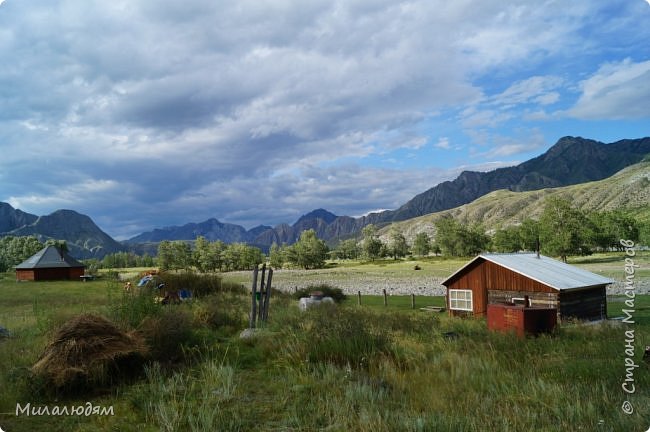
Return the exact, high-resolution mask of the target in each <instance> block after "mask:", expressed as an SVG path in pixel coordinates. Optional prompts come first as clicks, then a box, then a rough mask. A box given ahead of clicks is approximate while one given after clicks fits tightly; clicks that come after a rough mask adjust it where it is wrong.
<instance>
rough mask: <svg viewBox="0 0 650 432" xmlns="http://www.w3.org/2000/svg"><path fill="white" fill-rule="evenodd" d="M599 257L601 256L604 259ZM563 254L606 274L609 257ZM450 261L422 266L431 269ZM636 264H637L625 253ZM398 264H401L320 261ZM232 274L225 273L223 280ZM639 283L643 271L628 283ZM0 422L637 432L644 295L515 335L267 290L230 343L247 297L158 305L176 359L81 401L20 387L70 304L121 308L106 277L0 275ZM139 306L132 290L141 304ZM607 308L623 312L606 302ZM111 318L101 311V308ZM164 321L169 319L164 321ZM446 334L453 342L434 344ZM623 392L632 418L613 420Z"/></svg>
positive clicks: (407, 267)
mask: <svg viewBox="0 0 650 432" xmlns="http://www.w3.org/2000/svg"><path fill="white" fill-rule="evenodd" d="M610 258H611V257H610ZM610 258H608V257H590V258H587V259H582V258H581V259H579V260H580V262H579V263H578V265H580V266H587V267H589V266H592V268H595V269H596V270H601V271H603V272H606V273H607V272H610V273H608V274H614V273H616V272H617V271H619V270H617V267H620V261H618V262H617V261H615V260H610ZM464 262H465V260H455V261H454V260H452V261H448V262H437V261H435V260H432V262H431V263H429V264H430V268H427V265H428V263H427V261H425V262H423V263H422V267H423V270H421V271H425V272H430V274H431V275H436V276H438V275H440V274H443V273H444V275H447V274H448V269H447V268H446V267H445V266H447V265H449V264H450V263H451V264H452V265H453V266H454V269H453V270H455V268H456V266H458V265H459V264H460V265H462V263H464ZM640 262H641V264H642V266H643V270H642V271H645V269H647V264H648V263H647V257H642V258H641V260H640ZM363 269H367V270H368V271H375V272H380V273H381V272H391V271H395V272H400V271H401V272H403V273H404V274H406V275H408V274H410V272H411V271H412V263H404V262H402V263H388V262H386V263H374V264H359V263H356V264H354V265H347V264H346V265H341V264H339V265H337V266H336V267H334V268H332V269H330V270H335V271H343V272H345V271H350V272H352V273H353V274H354V276H351V277H362V276H358V274H357V272H360V273H359V274H361V272H362V270H363ZM236 277H240V276H236ZM639 277H640V278H642V279H643V278H645V276H643V274H642V275H641V276H639ZM0 295H1V296H2V301H0V325H1V326H3V327H6V328H8V329H9V330H10V331H11V332H12V337H11V338H9V339H0V389H1V391H0V427H1V428H2V429H3V430H6V431H8V432H9V431H11V432H14V431H34V430H48V431H117V430H119V431H136V430H137V431H141V432H145V431H213V430H219V431H230V430H233V431H236V430H240V431H248V430H277V431H280V430H281V431H319V430H328V431H357V430H358V431H401V430H404V431H487V430H499V431H531V430H536V431H564V430H585V431H601V430H602V431H637V430H638V431H645V430H647V428H648V426H650V374H649V372H650V370H649V369H650V368H649V366H648V364H647V363H645V362H643V360H642V359H641V357H642V352H643V348H644V347H645V346H646V345H650V296H639V297H637V298H636V299H635V308H634V309H635V312H634V320H635V324H633V325H632V324H624V323H612V324H610V325H576V324H567V325H563V326H562V327H561V328H560V329H559V330H558V331H557V332H556V333H555V334H553V335H545V336H540V337H536V338H526V339H523V340H522V339H518V338H516V337H515V336H513V335H511V334H498V333H492V332H489V331H488V330H487V329H486V325H485V321H484V320H482V319H454V318H449V317H448V316H447V315H446V314H445V313H431V312H424V311H421V310H419V308H420V307H423V306H427V305H435V306H441V305H442V304H443V302H444V300H443V299H442V298H441V297H424V296H418V297H416V309H415V310H412V309H411V297H410V296H389V297H388V305H387V306H384V304H383V297H382V296H369V295H364V296H362V299H361V302H362V304H361V306H359V305H358V304H357V298H356V296H349V297H348V299H347V300H346V301H345V302H344V303H343V304H342V305H341V306H339V307H338V308H335V309H327V308H323V309H318V310H313V311H310V312H308V313H300V312H299V311H298V309H297V307H296V302H295V300H292V299H290V298H289V297H288V296H276V297H274V298H273V299H272V306H271V311H270V320H269V323H268V325H267V326H266V327H265V328H264V329H263V330H261V331H260V332H259V334H258V336H257V337H256V338H254V339H249V340H241V339H239V337H238V334H239V331H240V330H241V329H242V328H243V327H244V326H245V323H246V315H247V308H248V302H249V299H248V297H246V296H241V295H240V296H237V295H234V294H229V295H226V294H220V295H217V296H209V297H206V298H204V299H196V300H195V301H194V302H193V303H192V304H183V305H180V306H165V307H162V309H161V313H163V314H167V315H166V316H168V317H169V316H171V317H172V319H173V318H174V317H175V316H186V317H188V319H189V321H187V323H186V325H188V326H190V327H189V328H190V330H191V334H190V335H189V336H188V339H187V341H186V343H185V346H184V350H183V353H184V354H183V358H182V359H181V360H179V361H176V362H173V363H170V362H166V361H155V362H154V361H151V362H149V363H148V364H147V366H146V368H145V370H144V371H143V372H142V373H141V374H140V376H139V378H137V379H135V380H134V381H129V382H122V383H117V384H116V385H114V386H112V387H108V388H102V389H97V391H96V392H91V393H90V394H73V395H72V396H68V397H62V396H58V397H57V396H52V395H48V394H47V393H43V392H34V387H33V385H31V381H30V375H29V368H30V367H31V365H33V364H34V362H35V361H36V359H37V358H38V357H39V355H40V354H41V353H42V351H43V349H44V347H45V345H46V343H47V341H48V340H49V338H50V337H51V334H52V331H53V330H54V329H56V328H57V327H58V326H59V325H60V324H61V323H62V322H63V321H64V320H66V319H67V318H69V317H72V316H74V315H77V314H79V313H82V312H91V313H98V314H102V315H105V316H114V311H115V310H116V306H120V307H122V306H124V305H125V304H126V305H127V306H128V303H125V302H130V301H139V300H130V299H129V298H126V297H125V296H123V294H122V288H121V284H118V283H117V282H114V281H108V280H101V279H100V280H96V281H91V282H85V283H82V282H76V281H75V282H21V283H17V282H15V280H14V278H13V275H11V274H6V275H3V276H0ZM144 300H146V298H145V299H144ZM611 300H612V301H611V302H610V303H609V305H608V311H609V314H610V316H617V315H620V314H621V312H620V311H621V309H622V308H624V307H626V306H625V303H623V302H622V301H621V300H623V298H612V299H611ZM111 314H113V315H111ZM179 322H180V321H179ZM632 329H633V330H634V347H635V352H634V353H635V357H634V361H635V362H636V364H638V365H639V367H638V368H634V370H633V378H634V380H635V381H634V384H635V385H636V388H635V393H634V394H632V395H626V394H625V393H624V392H623V390H622V388H621V384H622V383H623V382H624V379H625V376H626V368H625V359H626V352H625V348H626V333H625V331H626V330H632ZM449 334H451V335H452V336H453V337H450V336H449ZM626 400H627V401H629V402H630V403H631V404H632V406H633V407H634V409H635V411H634V413H633V414H631V415H626V414H624V413H623V411H622V409H621V406H622V404H623V402H624V401H626ZM88 402H90V403H91V404H93V405H94V406H102V407H109V406H112V407H113V411H114V415H113V416H97V415H91V416H88V417H86V416H74V415H72V416H26V415H19V416H16V414H15V411H16V404H17V403H19V404H22V406H24V405H25V404H27V403H31V404H32V406H49V407H53V406H57V405H58V406H79V405H84V404H86V403H88Z"/></svg>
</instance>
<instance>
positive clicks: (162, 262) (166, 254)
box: [158, 240, 174, 270]
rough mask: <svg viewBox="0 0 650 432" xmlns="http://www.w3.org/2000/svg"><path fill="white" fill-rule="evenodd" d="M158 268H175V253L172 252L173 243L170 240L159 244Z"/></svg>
mask: <svg viewBox="0 0 650 432" xmlns="http://www.w3.org/2000/svg"><path fill="white" fill-rule="evenodd" d="M158 267H160V269H161V270H171V269H173V268H174V251H173V250H172V242H171V241H169V240H163V241H161V242H160V243H158Z"/></svg>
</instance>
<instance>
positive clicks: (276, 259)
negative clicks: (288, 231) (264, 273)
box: [269, 242, 284, 268]
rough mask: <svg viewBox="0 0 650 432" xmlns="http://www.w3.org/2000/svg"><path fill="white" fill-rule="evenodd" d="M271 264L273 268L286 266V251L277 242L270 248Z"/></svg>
mask: <svg viewBox="0 0 650 432" xmlns="http://www.w3.org/2000/svg"><path fill="white" fill-rule="evenodd" d="M269 264H271V267H273V268H282V267H283V266H284V252H283V250H282V248H281V247H280V246H278V244H277V243H276V242H273V244H272V245H271V249H269Z"/></svg>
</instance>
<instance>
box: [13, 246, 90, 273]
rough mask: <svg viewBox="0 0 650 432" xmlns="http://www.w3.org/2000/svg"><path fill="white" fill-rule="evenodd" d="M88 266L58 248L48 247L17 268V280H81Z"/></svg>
mask: <svg viewBox="0 0 650 432" xmlns="http://www.w3.org/2000/svg"><path fill="white" fill-rule="evenodd" d="M85 268H86V266H85V265H83V264H82V263H80V262H79V261H77V260H76V259H74V258H73V257H71V256H70V255H69V254H68V253H67V252H65V251H63V250H62V249H60V248H58V247H56V246H46V247H44V248H43V249H41V250H40V251H38V252H37V253H35V254H34V255H32V256H31V257H30V258H28V259H26V260H25V261H23V262H22V263H20V264H18V265H17V266H16V280H21V281H24V280H31V281H39V280H81V276H83V275H84V272H85Z"/></svg>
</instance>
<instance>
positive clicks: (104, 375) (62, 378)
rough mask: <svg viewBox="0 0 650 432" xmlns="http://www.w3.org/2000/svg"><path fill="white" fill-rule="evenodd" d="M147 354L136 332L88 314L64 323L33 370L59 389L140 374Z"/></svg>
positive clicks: (109, 381)
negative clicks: (125, 330) (125, 329)
mask: <svg viewBox="0 0 650 432" xmlns="http://www.w3.org/2000/svg"><path fill="white" fill-rule="evenodd" d="M147 354H148V348H147V345H146V343H145V342H144V340H143V339H142V337H140V336H138V335H137V334H136V333H126V332H124V331H122V330H120V329H119V328H117V327H116V326H115V325H114V324H113V323H112V322H110V321H109V320H107V319H106V318H103V317H100V316H96V315H90V314H85V315H80V316H77V317H75V318H73V319H71V320H69V321H67V322H66V323H64V324H63V325H62V326H61V328H60V329H59V330H58V331H57V332H56V334H55V335H54V337H53V339H52V341H51V342H50V343H49V344H48V345H47V347H46V348H45V351H44V352H43V354H42V355H41V357H40V358H39V359H38V361H37V362H36V363H35V364H34V366H33V367H32V372H34V374H35V375H37V376H39V377H41V378H43V379H45V381H46V382H47V383H48V384H50V385H53V386H54V387H55V388H56V389H69V390H71V389H79V388H93V387H96V386H101V385H107V384H111V383H113V382H116V381H119V380H121V379H123V378H126V377H130V376H133V375H136V374H138V373H139V372H141V371H142V364H143V362H144V359H145V356H146V355H147Z"/></svg>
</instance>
